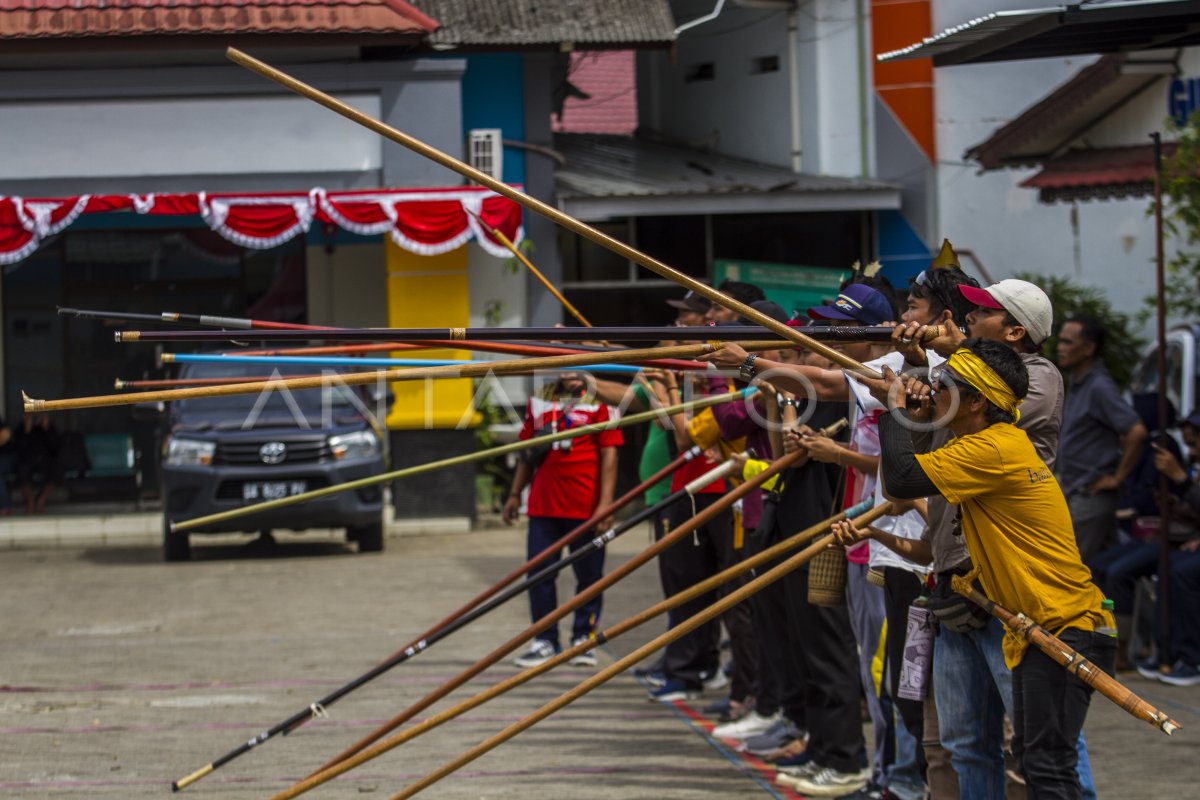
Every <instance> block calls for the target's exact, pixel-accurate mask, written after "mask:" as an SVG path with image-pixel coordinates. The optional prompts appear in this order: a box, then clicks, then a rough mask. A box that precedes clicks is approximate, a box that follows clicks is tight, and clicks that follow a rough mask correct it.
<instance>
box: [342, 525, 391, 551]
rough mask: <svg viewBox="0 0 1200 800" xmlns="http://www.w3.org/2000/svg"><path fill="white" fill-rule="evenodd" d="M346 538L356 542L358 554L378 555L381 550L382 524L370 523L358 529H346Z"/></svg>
mask: <svg viewBox="0 0 1200 800" xmlns="http://www.w3.org/2000/svg"><path fill="white" fill-rule="evenodd" d="M346 538H347V539H349V540H350V541H352V542H358V552H360V553H378V552H380V551H382V550H383V522H382V521H379V522H372V523H371V524H370V525H363V526H362V527H358V528H347V529H346Z"/></svg>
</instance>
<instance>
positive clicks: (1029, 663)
mask: <svg viewBox="0 0 1200 800" xmlns="http://www.w3.org/2000/svg"><path fill="white" fill-rule="evenodd" d="M865 383H866V384H867V385H868V387H869V388H870V390H871V393H872V394H873V395H875V396H876V398H877V399H879V400H880V401H881V402H885V403H886V402H887V398H888V395H889V392H891V393H892V394H893V397H894V398H895V399H896V400H898V401H899V402H903V401H904V400H905V399H906V396H907V399H908V400H909V405H914V406H916V407H915V408H914V410H913V411H912V412H909V411H907V410H904V409H902V408H896V409H895V410H894V411H893V412H892V413H891V414H885V415H884V416H883V417H882V418H881V419H880V428H879V434H880V447H881V450H882V465H881V479H882V480H883V482H884V486H885V489H886V491H887V493H888V494H889V495H890V496H892V497H896V498H900V499H916V498H920V497H926V496H930V495H934V494H941V495H942V496H943V497H945V498H946V500H948V501H949V502H950V503H952V504H954V505H957V506H958V507H959V512H960V515H961V527H962V533H963V535H964V536H965V537H966V542H967V547H968V549H969V550H970V553H971V560H972V563H973V564H974V565H975V573H976V574H977V575H978V578H979V581H980V583H981V584H982V586H983V589H984V591H985V592H986V593H987V595H988V596H989V597H991V598H992V599H993V600H995V601H996V602H997V603H999V604H1000V605H1002V606H1004V607H1005V608H1007V609H1009V610H1010V611H1014V612H1018V611H1019V612H1023V613H1025V614H1026V615H1027V616H1028V617H1030V618H1031V619H1033V620H1035V621H1036V622H1038V623H1039V624H1041V625H1042V627H1044V628H1046V629H1047V630H1050V631H1051V632H1053V633H1055V634H1056V635H1058V636H1059V638H1061V639H1062V640H1063V641H1064V642H1065V643H1066V644H1068V645H1069V646H1071V647H1072V648H1074V649H1075V650H1077V651H1079V652H1080V653H1081V654H1083V656H1084V657H1086V658H1088V659H1089V660H1091V661H1092V662H1093V663H1095V664H1096V665H1097V666H1098V667H1100V668H1101V669H1104V670H1105V671H1107V672H1109V673H1110V674H1111V673H1112V670H1113V662H1114V659H1115V655H1116V639H1114V638H1112V637H1110V636H1106V635H1104V634H1102V633H1097V632H1096V629H1097V628H1100V627H1104V626H1109V625H1112V624H1113V621H1112V619H1111V615H1109V614H1108V613H1107V612H1105V611H1102V609H1101V606H1100V604H1101V601H1102V600H1103V595H1102V594H1101V592H1100V590H1099V589H1097V588H1096V586H1095V584H1093V583H1092V580H1091V573H1090V572H1089V571H1088V569H1087V567H1085V566H1084V565H1083V563H1082V561H1081V560H1080V558H1079V552H1078V549H1077V547H1076V545H1075V540H1074V537H1073V536H1069V535H1064V531H1066V532H1069V531H1070V530H1071V527H1070V526H1071V518H1070V514H1069V512H1068V511H1067V504H1066V500H1065V499H1064V498H1063V494H1062V490H1061V489H1060V488H1059V486H1058V483H1057V481H1055V479H1054V475H1053V473H1051V471H1050V470H1049V468H1047V467H1046V465H1045V463H1044V462H1043V461H1042V460H1041V459H1040V458H1039V457H1038V455H1037V451H1036V450H1034V447H1033V444H1032V443H1031V442H1030V441H1029V437H1028V436H1026V434H1025V433H1024V432H1023V431H1021V430H1020V429H1019V428H1017V427H1016V426H1015V425H1014V424H1013V423H1015V422H1016V420H1017V419H1018V418H1019V415H1020V411H1019V410H1018V406H1019V405H1020V402H1021V400H1022V399H1024V397H1025V394H1026V392H1027V391H1028V388H1029V378H1028V373H1027V371H1026V369H1025V366H1024V364H1023V363H1022V362H1021V359H1020V356H1018V355H1017V354H1016V353H1014V352H1013V351H1012V350H1011V349H1010V348H1008V347H1005V346H1004V345H1002V344H1000V343H997V342H992V341H989V340H984V339H968V340H967V341H965V342H964V343H963V346H962V347H961V348H960V349H959V350H958V351H956V352H955V353H954V354H953V355H952V356H951V357H950V359H949V360H948V361H947V362H946V364H945V365H943V366H942V367H941V368H940V369H935V370H933V372H932V373H931V375H930V383H931V387H932V389H933V391H932V403H930V402H929V399H930V397H929V391H928V390H929V388H930V387H926V386H925V385H924V384H921V383H919V382H917V381H915V380H910V381H908V382H907V384H906V383H905V382H904V381H903V380H902V379H900V378H898V377H897V376H896V375H894V374H893V373H892V372H891V371H890V370H886V369H885V374H884V378H883V380H878V381H865ZM893 405H894V404H893ZM931 420H932V421H933V422H934V424H944V425H947V426H948V427H949V428H950V430H951V431H953V433H954V434H955V439H954V440H953V441H951V442H950V443H949V444H947V445H946V446H945V447H943V448H941V449H939V450H935V451H934V452H931V453H923V454H916V453H914V450H913V443H912V430H913V425H912V423H913V422H929V421H931ZM857 533H858V532H857V531H853V530H847V529H843V530H842V534H843V537H844V538H849V537H850V536H856V535H857ZM1004 658H1005V661H1006V663H1007V664H1008V666H1009V667H1010V668H1011V669H1012V671H1013V705H1014V709H1013V714H1014V717H1015V719H1014V720H1013V723H1014V728H1015V730H1016V736H1015V737H1014V740H1013V750H1014V753H1015V754H1016V755H1017V757H1018V758H1019V759H1020V761H1021V769H1022V772H1023V773H1024V775H1025V780H1026V786H1027V788H1028V791H1029V796H1030V797H1037V798H1041V797H1063V798H1078V797H1080V787H1079V780H1078V776H1077V775H1076V771H1075V762H1076V758H1077V753H1076V748H1075V743H1076V740H1077V739H1078V738H1079V732H1080V730H1081V729H1082V727H1083V721H1084V717H1085V716H1086V715H1087V708H1088V704H1089V702H1090V700H1091V689H1089V688H1088V687H1087V686H1086V685H1085V684H1084V683H1083V682H1082V681H1080V680H1079V679H1078V678H1076V677H1074V676H1073V675H1070V674H1069V673H1068V672H1067V671H1066V670H1064V669H1063V668H1062V667H1060V666H1058V664H1056V663H1055V662H1054V661H1052V660H1051V659H1050V658H1049V656H1047V655H1045V654H1044V653H1042V652H1041V651H1039V650H1036V649H1034V650H1028V646H1027V643H1026V642H1025V641H1024V640H1023V639H1020V638H1019V637H1018V636H1016V635H1015V634H1012V633H1007V634H1006V636H1005V640H1004Z"/></svg>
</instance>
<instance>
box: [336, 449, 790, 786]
mask: <svg viewBox="0 0 1200 800" xmlns="http://www.w3.org/2000/svg"><path fill="white" fill-rule="evenodd" d="M801 455H802V452H801V451H797V452H795V453H789V454H787V455H785V456H784V457H783V458H780V459H776V460H775V461H773V462H771V464H770V465H769V466H768V467H767V468H766V469H765V470H763V471H762V472H760V473H759V474H757V475H755V476H754V477H752V478H750V479H748V480H746V481H744V482H743V483H742V484H741V485H739V486H736V487H734V488H733V489H732V490H731V491H729V492H726V493H725V494H723V495H721V497H719V498H718V499H717V500H716V501H715V502H714V503H713V504H712V505H710V506H708V508H706V509H704V510H703V511H701V512H700V513H699V514H697V515H696V516H694V517H692V518H691V519H689V520H688V521H686V522H684V523H683V524H682V525H680V526H679V527H677V528H675V529H674V530H672V531H670V532H669V533H667V534H666V535H665V536H663V537H662V538H661V539H659V540H658V541H656V542H655V543H654V544H652V545H650V546H649V547H647V548H646V549H645V550H642V551H641V552H640V553H638V554H637V555H635V556H634V557H633V558H631V559H629V560H628V561H626V562H625V563H624V564H622V565H621V566H619V567H617V568H616V569H615V570H613V571H612V572H610V573H608V574H607V575H604V576H603V577H602V578H600V580H598V581H596V582H595V583H593V584H592V585H591V586H589V587H588V588H587V589H584V590H583V591H582V592H580V593H579V594H577V595H575V596H574V597H572V598H571V599H570V600H568V601H567V602H565V603H563V604H562V605H560V606H558V607H557V608H556V609H554V610H553V611H551V612H550V613H548V614H546V615H545V616H544V617H542V618H541V619H539V620H537V621H536V622H534V623H533V624H531V625H530V626H529V627H528V628H526V629H525V630H523V631H521V632H520V633H518V634H517V635H516V636H514V637H513V638H511V639H509V640H508V641H507V642H505V643H504V644H502V645H500V646H499V647H497V648H496V649H495V650H493V651H492V652H491V653H488V654H487V655H486V656H484V657H483V658H481V659H479V660H478V661H476V662H475V663H474V664H473V665H471V666H470V667H468V668H467V669H465V670H463V671H462V672H460V673H459V674H458V675H456V676H455V677H454V678H451V679H450V680H449V681H446V682H445V683H443V684H442V685H441V686H439V687H438V688H437V689H435V690H434V691H432V692H430V693H429V694H427V695H425V697H423V698H421V699H420V700H418V701H417V702H416V703H414V704H412V705H411V706H409V707H408V708H406V709H405V710H404V711H401V712H400V713H399V714H397V715H396V716H394V717H392V718H391V719H390V720H388V721H387V722H385V723H384V724H383V725H381V726H379V727H378V728H376V729H375V730H374V731H373V732H371V733H369V734H367V735H366V736H364V737H363V738H362V739H359V740H358V741H357V742H355V743H354V744H352V745H350V747H348V748H346V749H345V750H343V751H342V752H341V753H338V754H337V755H336V756H334V757H333V758H332V759H330V760H329V761H328V762H326V763H325V764H323V765H321V767H320V768H319V769H318V770H317V772H321V771H323V770H325V769H328V768H329V767H331V766H333V765H334V764H336V763H338V762H339V761H345V760H346V759H347V758H350V757H351V756H352V755H354V754H355V753H357V752H359V751H360V750H362V749H363V748H365V747H368V746H369V745H370V744H372V743H373V742H375V741H376V740H377V739H379V738H381V737H383V736H386V735H387V734H388V733H390V732H391V731H393V730H395V729H396V728H398V727H399V726H401V725H403V724H404V723H405V722H407V721H408V720H409V719H412V717H413V716H415V715H416V714H419V713H420V712H422V711H424V710H425V709H426V708H428V707H429V706H431V705H433V704H434V703H436V702H437V701H439V700H441V699H442V698H443V697H445V696H446V695H448V694H450V693H451V692H453V691H454V690H455V689H457V688H458V687H460V686H462V685H463V684H464V683H466V682H467V681H469V680H471V679H472V678H474V677H475V676H476V675H478V674H479V673H481V672H483V671H484V670H485V669H487V668H488V667H490V666H492V665H493V664H495V663H496V662H498V661H499V660H500V659H502V658H504V657H505V656H507V655H509V654H510V653H512V652H513V651H514V650H516V649H517V648H518V647H520V646H521V644H522V643H524V642H526V641H527V640H529V639H531V638H533V637H535V636H537V634H539V633H541V632H542V631H544V630H546V629H547V628H549V627H550V626H551V625H553V624H554V623H556V622H558V620H560V619H562V618H563V617H565V616H567V615H568V614H570V613H572V612H573V611H575V609H577V608H579V607H580V606H582V605H583V604H585V603H587V602H589V601H591V600H592V599H593V598H595V597H598V596H599V595H600V594H602V593H603V592H604V591H605V590H606V589H608V588H609V587H611V586H612V585H613V584H615V583H616V582H617V581H620V580H621V579H623V578H625V577H626V576H628V575H629V574H631V573H632V572H633V571H634V570H636V569H638V568H639V567H641V566H642V565H643V564H645V563H646V562H648V561H650V560H651V559H653V558H655V557H657V556H658V555H659V554H660V553H662V552H663V551H665V550H666V549H667V548H668V547H671V546H672V545H674V544H675V543H676V542H679V541H680V540H682V539H683V538H684V537H686V536H687V535H688V534H690V533H691V532H692V531H694V530H695V529H696V528H699V527H700V526H702V525H705V524H706V523H708V521H709V520H711V519H713V518H714V517H715V516H717V515H718V514H720V513H721V512H723V511H725V510H726V509H727V508H729V507H730V506H732V505H733V504H734V503H736V502H737V501H738V500H740V499H741V498H743V497H745V496H746V495H747V494H749V493H750V492H752V491H753V490H755V489H757V488H758V487H759V486H761V485H762V484H763V482H764V481H767V480H770V478H771V477H772V476H773V475H777V474H779V473H780V472H782V471H783V470H785V469H787V468H788V467H790V466H791V465H792V464H794V463H795V462H796V461H798V460H799V459H800V457H801Z"/></svg>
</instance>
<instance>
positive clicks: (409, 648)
mask: <svg viewBox="0 0 1200 800" xmlns="http://www.w3.org/2000/svg"><path fill="white" fill-rule="evenodd" d="M694 450H695V448H693V449H692V450H689V451H688V452H687V453H682V454H680V456H679V457H677V458H676V459H674V460H673V461H672V462H671V463H670V464H668V465H667V466H666V467H664V468H663V469H661V470H659V471H658V472H657V473H655V475H654V476H652V478H658V479H661V478H663V477H665V476H666V475H667V474H668V473H670V472H672V471H674V469H677V468H678V467H679V466H681V465H683V464H684V463H685V462H687V461H689V460H691V458H693V457H695V455H697V453H695V452H694ZM654 482H655V481H653V480H646V481H643V482H642V483H640V484H638V486H637V487H635V488H634V490H631V491H630V492H627V493H626V494H624V495H622V496H621V498H620V501H619V502H618V501H614V502H612V503H609V504H608V505H606V506H604V507H603V508H601V509H598V511H597V513H596V514H593V515H592V516H591V517H590V518H588V519H587V520H585V521H584V523H583V524H581V525H579V526H577V527H576V528H575V529H574V530H572V531H570V532H569V533H567V535H565V536H563V537H562V538H561V539H559V540H558V541H557V542H555V543H554V544H553V545H551V546H550V547H547V548H546V549H545V550H543V551H542V552H541V553H539V554H538V555H537V556H535V557H534V558H531V559H530V560H529V561H527V562H526V563H525V564H523V565H522V566H521V568H520V569H519V570H518V571H514V572H512V573H509V575H507V576H505V577H504V578H503V579H501V580H500V581H498V582H497V583H496V584H494V585H493V586H492V587H491V588H490V589H489V590H487V591H485V592H483V593H482V594H480V595H479V596H477V597H475V598H474V599H472V600H471V601H470V602H469V603H467V604H466V605H464V606H462V607H461V608H459V609H457V610H456V611H455V612H454V613H453V614H451V615H450V616H448V617H446V618H445V619H443V620H442V621H440V622H438V623H437V624H436V625H434V626H433V627H432V628H430V629H429V630H427V631H426V632H425V633H422V634H421V635H420V636H418V637H417V638H416V639H414V640H413V641H412V642H410V643H408V644H407V645H405V646H404V647H402V648H401V649H399V650H397V651H396V652H395V653H392V654H391V655H390V656H388V657H387V658H385V659H384V660H383V661H381V662H379V663H378V664H377V665H375V666H374V667H372V668H371V669H369V670H367V672H365V673H363V674H362V675H359V676H358V677H357V678H355V679H354V680H352V681H350V682H349V683H346V684H344V685H342V686H340V687H338V688H337V689H335V690H334V691H332V692H330V693H329V694H327V695H325V696H324V697H322V698H321V699H319V700H316V701H315V702H313V703H312V704H310V705H308V706H305V707H304V708H302V709H300V710H299V711H297V712H296V713H295V714H292V715H291V716H290V717H288V718H287V719H285V720H283V721H282V722H279V723H277V724H275V725H273V726H271V727H270V728H268V729H267V730H265V731H263V732H262V733H260V734H259V735H257V736H255V737H254V738H252V739H250V740H249V741H248V742H245V743H243V744H241V745H239V746H237V747H235V748H234V749H233V750H230V751H229V752H228V753H226V754H225V755H223V756H221V757H220V758H218V759H216V760H214V761H212V762H210V763H208V764H206V765H204V766H203V767H201V768H200V769H198V770H196V771H195V772H193V773H191V774H190V775H187V776H186V777H184V778H180V779H179V780H177V781H175V782H174V783H172V784H171V790H172V791H176V792H177V791H179V790H180V789H184V788H186V787H188V786H190V785H191V784H193V783H195V782H196V781H198V780H200V779H201V778H203V777H205V776H206V775H209V774H211V773H212V772H213V771H214V770H217V769H220V768H221V767H222V766H224V765H225V764H228V763H229V762H230V761H232V760H234V759H235V758H237V757H238V756H241V755H244V754H245V753H248V752H249V751H251V750H253V749H254V748H256V747H258V746H259V745H261V744H263V743H264V742H266V741H268V740H269V739H272V738H274V737H275V736H278V735H280V734H283V735H287V734H289V733H291V732H292V731H294V730H296V729H297V728H299V727H300V726H301V725H303V724H305V723H306V722H308V721H309V720H311V719H313V718H314V716H315V714H314V710H315V709H318V708H319V709H322V710H324V709H327V708H328V707H329V706H331V705H332V704H334V703H336V702H337V701H338V700H340V699H341V698H343V697H345V696H346V695H348V694H350V692H353V691H355V690H356V689H359V688H361V687H362V686H364V685H365V684H367V683H369V682H370V681H373V680H374V679H375V678H377V677H379V676H380V675H382V674H383V673H385V672H387V671H388V670H390V669H392V668H394V667H397V666H399V665H400V664H403V663H404V662H405V661H408V660H409V659H410V658H413V657H414V656H416V655H418V654H420V653H423V652H424V651H425V650H427V649H428V648H429V647H431V646H432V645H434V644H436V643H437V642H439V641H441V640H442V639H444V638H446V637H447V636H449V635H450V634H452V633H454V632H456V631H458V630H461V629H462V628H463V627H465V626H466V625H469V624H470V623H472V622H474V621H475V620H477V619H479V618H480V617H482V616H484V615H485V614H487V613H489V612H490V611H493V610H494V609H496V608H498V607H499V606H501V605H503V604H504V603H506V602H508V601H509V600H511V599H512V598H514V597H517V596H518V595H520V594H523V593H524V592H526V591H528V589H529V587H530V586H533V585H536V584H538V583H541V582H543V581H546V580H549V579H551V578H552V577H554V576H556V575H558V573H559V572H560V571H561V570H562V569H563V568H565V567H566V566H568V565H569V564H571V563H574V561H576V560H578V559H577V558H568V559H563V560H561V561H559V562H557V563H555V564H551V565H549V566H547V567H545V568H543V569H541V570H540V571H538V572H537V573H535V574H534V575H531V576H529V577H528V578H527V579H526V580H524V581H522V582H521V583H519V584H517V585H516V586H513V587H510V588H509V589H508V590H507V591H503V592H501V589H503V588H504V587H505V586H507V585H508V584H510V583H512V581H513V580H515V579H516V578H517V577H519V576H520V575H522V574H525V572H527V571H528V570H530V569H533V568H535V567H536V566H537V565H539V564H541V563H542V562H544V561H545V560H546V559H548V558H550V557H551V556H552V555H554V554H556V553H558V552H560V551H561V549H562V548H563V547H565V546H566V545H568V544H570V543H571V542H572V541H574V539H576V538H578V537H579V536H580V535H581V534H583V533H586V532H587V531H589V530H590V529H591V528H592V527H594V526H595V525H596V523H597V522H599V521H600V520H601V519H604V516H607V514H610V513H612V512H613V511H615V510H617V509H618V508H620V507H621V506H623V505H624V504H625V503H628V502H629V501H630V500H632V499H633V498H634V497H637V496H638V495H640V494H641V493H642V492H644V491H645V490H646V489H648V488H649V487H650V486H653V485H654ZM685 494H686V492H684V491H683V490H680V491H679V492H677V493H676V495H678V496H674V495H673V496H671V497H670V498H669V499H670V503H673V502H675V501H676V500H679V499H681V498H682V497H683V496H684V495H685ZM667 500H668V498H664V499H663V501H662V502H660V503H657V504H655V505H654V506H652V507H651V508H652V509H653V510H650V514H653V513H656V512H657V511H658V510H659V509H660V508H662V507H665V505H670V503H667V502H666V501H667ZM664 503H665V505H664ZM600 512H606V513H605V515H604V516H601V514H600ZM647 518H648V515H647V513H646V510H643V511H642V512H641V513H640V514H637V515H635V516H634V517H632V518H631V519H629V520H626V521H625V522H623V523H622V524H621V525H620V526H618V527H616V528H613V529H611V530H609V531H606V532H605V534H603V536H602V537H599V538H603V539H605V541H611V540H612V539H613V538H615V537H616V536H618V535H620V534H621V533H624V532H625V531H626V530H628V529H629V528H632V527H634V526H635V525H637V524H638V523H640V522H642V521H643V520H645V519H647ZM605 537H607V538H605ZM590 544H594V541H593V542H592V543H590ZM585 549H588V548H580V549H579V550H578V551H576V553H578V552H582V551H583V550H585ZM594 549H595V548H594V547H593V548H591V549H588V552H589V553H590V552H593V551H594ZM571 555H572V556H575V553H572V554H571ZM489 598H490V599H489ZM485 601H486V602H485Z"/></svg>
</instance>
